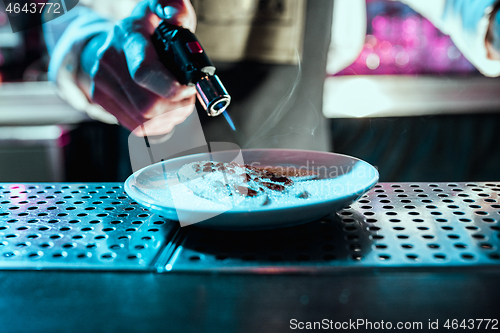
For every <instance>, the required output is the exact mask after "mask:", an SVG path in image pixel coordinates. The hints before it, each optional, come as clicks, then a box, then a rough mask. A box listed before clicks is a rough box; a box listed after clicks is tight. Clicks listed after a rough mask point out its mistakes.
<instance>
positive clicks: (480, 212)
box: [474, 210, 488, 215]
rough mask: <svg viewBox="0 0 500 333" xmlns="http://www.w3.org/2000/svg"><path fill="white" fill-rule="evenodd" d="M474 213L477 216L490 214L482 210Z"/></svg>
mask: <svg viewBox="0 0 500 333" xmlns="http://www.w3.org/2000/svg"><path fill="white" fill-rule="evenodd" d="M474 213H476V214H477V215H488V213H487V212H485V211H482V210H478V211H476V212H474Z"/></svg>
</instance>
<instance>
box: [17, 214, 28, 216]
mask: <svg viewBox="0 0 500 333" xmlns="http://www.w3.org/2000/svg"><path fill="white" fill-rule="evenodd" d="M17 215H18V216H28V215H29V213H19V214H17Z"/></svg>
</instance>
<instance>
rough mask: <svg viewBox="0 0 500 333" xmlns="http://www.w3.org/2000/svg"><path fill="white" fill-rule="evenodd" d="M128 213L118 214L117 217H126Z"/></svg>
mask: <svg viewBox="0 0 500 333" xmlns="http://www.w3.org/2000/svg"><path fill="white" fill-rule="evenodd" d="M127 216H128V214H118V217H127Z"/></svg>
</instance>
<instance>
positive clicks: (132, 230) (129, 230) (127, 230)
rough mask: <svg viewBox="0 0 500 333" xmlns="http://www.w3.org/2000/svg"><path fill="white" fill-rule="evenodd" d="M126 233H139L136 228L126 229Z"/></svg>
mask: <svg viewBox="0 0 500 333" xmlns="http://www.w3.org/2000/svg"><path fill="white" fill-rule="evenodd" d="M125 231H126V232H134V231H137V229H136V228H127V229H125Z"/></svg>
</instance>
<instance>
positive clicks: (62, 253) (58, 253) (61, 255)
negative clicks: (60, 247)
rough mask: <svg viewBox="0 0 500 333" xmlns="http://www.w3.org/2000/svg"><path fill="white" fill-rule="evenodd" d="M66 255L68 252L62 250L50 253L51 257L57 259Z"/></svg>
mask: <svg viewBox="0 0 500 333" xmlns="http://www.w3.org/2000/svg"><path fill="white" fill-rule="evenodd" d="M67 256H68V254H67V253H66V252H64V251H62V252H56V253H54V254H52V257H53V258H57V259H59V258H65V257H67Z"/></svg>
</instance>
